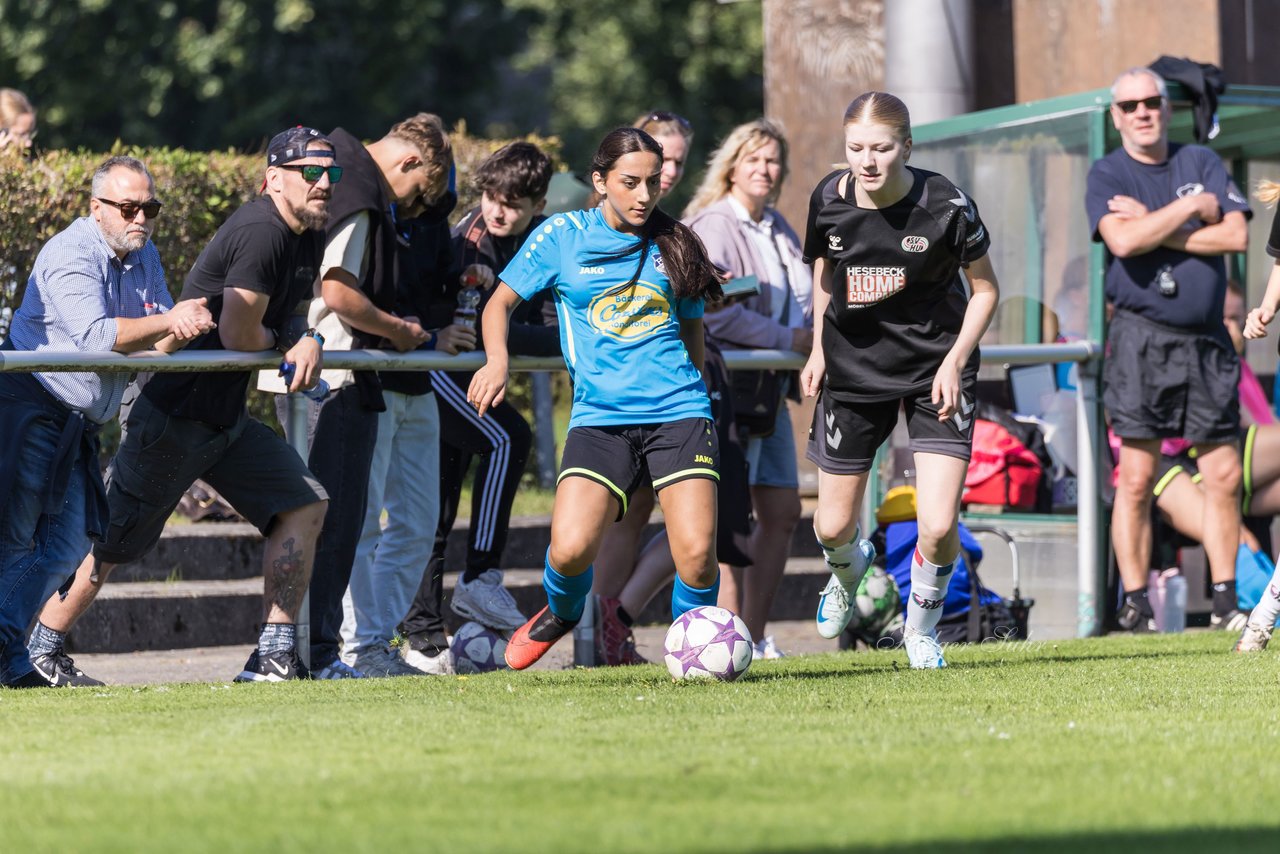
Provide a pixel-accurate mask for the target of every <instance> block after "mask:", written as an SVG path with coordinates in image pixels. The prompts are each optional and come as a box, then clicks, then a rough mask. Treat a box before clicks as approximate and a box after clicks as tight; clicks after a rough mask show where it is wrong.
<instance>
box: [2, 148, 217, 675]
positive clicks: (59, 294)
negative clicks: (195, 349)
mask: <svg viewBox="0 0 1280 854" xmlns="http://www.w3.org/2000/svg"><path fill="white" fill-rule="evenodd" d="M91 194H92V195H91V198H90V201H89V211H90V213H89V216H86V217H81V218H80V219H77V220H76V221H75V222H73V223H72V224H71V225H70V226H68V227H67V228H66V229H64V230H63V231H61V232H59V233H58V234H57V235H55V236H54V237H53V238H52V239H51V240H50V241H49V242H48V243H46V244H45V245H44V247H43V248H42V249H41V250H40V255H39V256H38V257H37V258H36V263H35V266H34V268H33V269H32V271H31V277H30V278H29V279H28V280H27V287H26V291H25V292H24V294H23V300H22V305H21V307H19V309H18V311H17V313H16V314H15V315H14V317H13V322H12V324H11V325H10V328H9V337H8V340H6V341H5V343H4V345H3V347H0V349H4V350H12V351H20V352H21V351H25V352H40V351H48V352H66V351H73V352H74V351H81V352H84V353H105V352H107V351H114V352H116V353H134V352H137V351H139V350H149V349H152V348H155V349H159V350H163V351H165V352H171V351H173V350H177V349H179V348H180V347H182V346H183V345H185V344H186V343H187V342H188V341H191V340H192V339H194V338H196V337H198V336H200V335H202V334H204V333H205V332H206V331H208V330H209V329H212V328H213V326H214V321H213V317H212V315H211V314H210V312H209V309H208V308H207V307H206V306H205V303H204V300H192V301H190V302H187V303H183V304H181V305H179V306H177V307H176V308H175V307H174V305H173V300H172V299H171V298H170V296H169V290H168V287H167V285H166V284H165V278H164V268H163V266H162V265H161V264H160V255H159V253H157V252H156V247H155V245H154V244H152V242H151V233H152V231H154V229H155V225H156V217H157V216H158V215H159V213H160V208H161V204H160V202H159V200H157V199H156V194H155V183H154V182H153V181H152V179H151V175H150V173H149V172H147V167H146V166H145V165H143V163H142V162H141V161H139V160H136V159H134V158H132V157H120V156H118V157H112V158H109V159H108V160H107V161H105V162H104V163H103V164H102V165H101V166H99V167H98V169H97V170H96V171H95V172H94V174H93V179H92V190H91ZM127 383H128V374H126V373H110V372H104V373H97V372H92V371H89V372H75V373H33V374H25V373H16V372H8V373H0V441H2V442H3V446H4V448H5V450H6V453H5V454H4V458H3V460H0V684H3V685H4V686H6V687H10V688H38V687H46V688H47V687H51V686H52V685H53V684H54V682H53V681H52V680H50V679H48V678H46V676H45V675H44V674H43V673H41V672H39V671H38V670H37V669H35V668H33V666H32V662H31V660H30V658H29V656H28V654H27V643H26V632H27V627H28V626H30V625H31V620H32V619H33V618H34V617H35V615H36V612H37V611H38V610H39V608H40V606H41V605H42V604H44V602H45V600H47V599H48V598H49V597H50V595H52V594H53V592H54V591H55V590H57V589H58V588H59V587H60V586H61V585H63V584H64V583H65V582H67V581H68V580H69V579H70V578H71V576H72V574H73V573H74V572H75V568H76V566H77V564H79V563H80V561H81V558H83V557H84V555H85V553H86V552H88V551H89V546H90V538H95V537H101V536H102V534H104V533H105V532H106V523H107V506H106V497H105V490H104V488H103V483H102V475H101V473H100V472H99V470H98V431H99V430H100V429H101V427H102V425H103V424H105V423H106V422H107V421H110V420H111V419H112V418H114V417H115V415H116V412H117V411H118V410H119V408H120V401H121V399H122V398H123V396H124V390H125V386H126V385H127Z"/></svg>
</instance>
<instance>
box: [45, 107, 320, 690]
mask: <svg viewBox="0 0 1280 854" xmlns="http://www.w3.org/2000/svg"><path fill="white" fill-rule="evenodd" d="M341 178H342V167H341V166H338V165H337V164H336V163H335V156H334V146H333V144H332V143H331V142H330V141H329V139H328V137H326V136H325V135H324V134H322V133H320V132H319V131H316V130H312V129H310V128H303V127H296V128H291V129H289V130H287V131H283V132H282V133H279V134H277V135H276V136H275V137H274V138H273V139H272V140H271V143H270V145H269V146H268V148H267V170H266V176H265V180H264V182H263V192H262V195H261V196H260V197H259V198H256V199H254V200H253V201H250V202H249V203H248V204H246V205H244V206H243V207H241V208H240V209H239V210H237V211H236V212H235V213H234V214H232V215H231V217H230V218H229V219H228V220H227V221H226V223H224V224H223V226H222V227H221V228H220V229H218V233H217V234H215V235H214V237H213V240H212V241H210V243H209V245H208V246H207V247H205V249H204V251H203V252H201V253H200V257H199V258H197V259H196V263H195V266H193V267H192V268H191V272H190V273H189V274H188V275H187V279H186V282H185V284H184V285H183V289H182V296H181V298H180V299H179V302H178V303H177V305H178V306H179V307H181V306H183V305H185V304H186V303H187V302H188V301H192V300H196V301H207V302H208V306H209V310H210V311H211V312H212V313H213V315H214V316H215V317H217V319H218V326H217V328H216V329H213V330H211V331H209V332H208V333H206V334H205V335H203V336H201V337H200V338H198V339H197V340H195V341H194V342H192V344H191V347H190V349H197V350H223V349H225V350H241V351H249V352H257V351H261V350H271V349H276V350H279V351H280V352H281V353H282V354H283V356H282V359H283V362H285V363H288V364H289V365H292V366H293V378H292V381H291V384H290V390H292V391H300V390H305V389H308V388H310V387H311V386H313V385H314V384H315V382H316V380H317V379H319V377H320V368H321V355H322V349H321V348H322V346H323V344H324V339H323V338H322V337H321V336H320V335H319V334H318V333H317V332H316V331H315V330H314V329H306V330H305V331H303V330H302V328H301V327H303V326H305V314H303V315H299V314H298V310H299V307H301V309H302V311H303V312H305V309H306V305H307V303H308V302H309V300H310V298H311V295H312V290H313V287H314V286H315V284H316V280H317V276H318V273H319V270H320V259H321V257H322V255H323V252H324V231H323V229H324V226H325V223H326V221H327V220H328V213H329V197H330V192H331V190H332V187H333V185H334V184H336V183H338V181H339V180H341ZM295 318H298V319H299V320H301V322H298V321H296V320H295ZM251 373H252V372H250V371H243V370H242V371H226V372H215V373H208V372H205V373H164V374H157V375H155V376H154V377H151V378H150V379H149V380H148V381H147V382H146V383H145V384H144V385H142V387H141V390H140V391H139V393H138V395H137V398H136V400H135V401H134V402H133V405H132V408H131V409H130V411H129V414H128V417H127V418H126V420H125V433H124V437H123V439H122V441H121V444H120V450H119V451H118V452H117V453H116V457H115V459H114V460H113V461H112V463H111V468H110V470H109V471H108V489H107V499H108V504H109V506H110V524H109V525H108V527H107V529H106V536H105V537H104V538H103V539H102V541H101V542H99V543H97V544H95V546H94V549H93V554H92V555H91V556H90V557H88V558H86V559H85V561H84V562H83V563H82V564H81V565H80V569H79V570H78V571H77V573H76V579H75V581H74V583H73V584H72V586H71V588H70V590H69V591H68V592H67V594H66V595H65V596H63V597H56V596H55V597H54V598H53V599H51V600H50V601H49V604H48V605H47V606H46V607H45V609H44V611H43V612H42V613H41V615H40V622H39V623H37V625H36V628H35V630H34V631H33V632H32V633H31V643H30V654H31V661H32V664H33V665H34V666H35V668H36V670H37V671H38V672H40V673H41V674H42V675H44V677H45V678H46V679H48V680H49V682H50V683H52V684H54V685H90V684H99V683H97V682H96V680H93V679H91V678H90V677H88V676H86V675H84V673H83V672H82V671H80V670H79V669H78V668H76V666H75V664H74V662H72V660H71V658H70V657H69V656H68V655H67V654H66V651H65V649H64V648H63V642H64V639H65V637H66V633H67V632H68V631H69V630H70V628H71V626H72V625H73V624H74V622H75V620H76V619H77V618H78V617H79V616H80V614H82V613H84V611H85V610H86V609H87V608H88V607H89V604H90V603H91V602H92V601H93V599H94V597H95V596H96V595H97V593H98V591H99V590H100V589H101V586H102V584H103V583H104V582H105V580H106V578H107V575H108V573H109V572H110V571H111V570H112V569H113V568H114V567H116V566H118V565H120V564H123V563H129V562H130V561H135V560H138V559H139V558H141V557H142V556H143V555H145V554H146V553H147V552H149V551H150V550H151V549H152V548H153V547H154V546H155V544H156V542H157V541H158V540H159V539H160V533H161V531H162V530H163V529H164V524H165V521H166V520H167V519H168V518H169V515H170V514H171V513H172V512H173V510H174V508H175V507H176V506H177V504H178V501H179V500H180V499H181V498H182V495H183V493H184V492H185V491H186V490H187V488H188V487H190V486H191V484H192V483H193V482H194V481H195V480H196V479H197V478H201V479H203V480H205V481H207V482H208V483H209V484H211V485H212V486H213V487H214V489H216V490H217V491H218V492H219V493H221V494H222V496H223V497H224V498H226V499H227V500H228V501H230V502H231V504H232V506H234V507H235V508H236V510H237V511H238V512H239V513H240V515H242V516H244V517H245V518H246V519H248V520H249V521H250V522H252V523H253V524H255V525H256V526H257V527H258V529H259V530H261V531H262V533H263V535H264V536H265V537H266V538H267V543H266V549H265V551H264V555H263V577H264V580H265V591H264V601H263V609H262V622H263V626H262V633H261V635H260V637H259V639H258V648H257V649H256V650H254V652H253V654H252V655H251V656H250V658H249V662H248V663H247V664H246V665H245V668H244V670H243V671H242V672H241V673H240V674H239V675H238V676H237V677H236V681H242V682H280V681H285V680H289V679H297V678H300V677H303V676H305V675H306V672H305V669H304V668H303V667H302V664H301V661H300V659H299V657H298V654H297V648H296V629H295V625H294V621H295V619H296V618H297V615H298V609H299V607H300V606H301V604H302V596H303V594H304V593H305V592H306V589H307V584H308V581H309V579H310V577H311V567H312V563H313V562H314V560H315V542H316V537H317V536H318V535H319V533H320V527H321V524H322V523H323V521H324V515H325V510H326V509H327V507H328V495H327V494H326V493H325V491H324V488H323V487H322V486H321V485H320V483H319V481H317V480H316V479H315V477H313V476H312V474H311V472H310V471H309V470H308V469H307V466H306V463H305V462H304V461H303V460H302V459H301V458H300V457H299V456H298V454H297V453H296V452H295V451H294V450H293V449H292V448H291V447H289V445H288V444H287V443H286V442H285V441H284V440H283V439H282V438H280V436H278V435H277V434H276V432H275V431H274V430H272V429H271V428H270V427H267V426H266V425H265V424H262V423H261V422H259V421H257V420H255V419H253V418H250V417H249V414H248V411H247V409H246V408H245V395H246V392H247V390H248V386H249V379H250V376H251Z"/></svg>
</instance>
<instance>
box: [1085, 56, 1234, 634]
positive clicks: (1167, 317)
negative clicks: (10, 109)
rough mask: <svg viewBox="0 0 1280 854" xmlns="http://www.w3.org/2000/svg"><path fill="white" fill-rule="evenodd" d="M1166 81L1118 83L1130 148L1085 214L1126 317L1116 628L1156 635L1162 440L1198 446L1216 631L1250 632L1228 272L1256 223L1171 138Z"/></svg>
mask: <svg viewBox="0 0 1280 854" xmlns="http://www.w3.org/2000/svg"><path fill="white" fill-rule="evenodd" d="M1169 116H1170V108H1169V98H1168V93H1167V91H1166V87H1165V82H1164V80H1163V79H1162V78H1161V77H1160V76H1159V75H1157V74H1156V73H1155V72H1153V71H1151V70H1150V69H1148V68H1133V69H1130V70H1128V71H1126V72H1124V73H1123V74H1121V75H1120V76H1119V77H1118V78H1116V81H1115V83H1114V85H1112V87H1111V121H1112V122H1113V123H1114V124H1115V127H1116V130H1118V131H1119V132H1120V139H1121V143H1122V147H1121V148H1118V149H1116V150H1115V151H1113V152H1111V153H1110V154H1108V155H1107V156H1106V157H1103V158H1102V159H1101V160H1099V161H1098V162H1096V163H1094V164H1093V168H1092V169H1090V170H1089V178H1088V184H1087V190H1086V197H1085V207H1086V209H1087V212H1088V215H1089V225H1090V228H1092V229H1093V239H1094V240H1098V241H1102V242H1103V243H1105V244H1106V247H1107V250H1108V252H1109V253H1110V258H1109V260H1108V263H1107V278H1106V293H1107V299H1108V300H1109V301H1110V302H1112V303H1113V304H1114V305H1115V315H1114V317H1113V319H1112V321H1111V324H1110V329H1109V331H1108V335H1107V358H1106V361H1105V363H1104V364H1103V373H1102V380H1103V403H1104V405H1105V406H1106V410H1107V415H1108V417H1109V418H1110V420H1111V427H1112V429H1113V430H1114V431H1115V434H1116V435H1117V436H1119V437H1120V440H1121V448H1120V463H1119V478H1118V480H1117V483H1116V497H1115V504H1114V506H1113V507H1112V511H1111V543H1112V547H1113V548H1114V549H1115V553H1116V566H1117V567H1118V569H1119V572H1120V580H1121V583H1122V584H1123V585H1124V591H1125V601H1124V604H1123V605H1122V606H1121V608H1120V612H1119V614H1118V615H1117V619H1118V621H1119V623H1120V626H1121V627H1122V628H1124V629H1127V630H1130V631H1151V630H1153V629H1154V628H1155V621H1154V619H1153V616H1152V612H1151V605H1150V603H1149V602H1148V601H1147V565H1148V563H1149V561H1150V553H1151V521H1150V520H1151V515H1150V513H1151V494H1152V487H1153V485H1154V481H1155V471H1156V465H1157V462H1158V461H1159V458H1160V441H1161V440H1162V439H1169V438H1184V439H1187V440H1189V441H1191V442H1192V443H1194V444H1195V445H1196V447H1197V455H1196V458H1197V461H1198V464H1199V469H1200V474H1201V477H1202V483H1203V486H1204V498H1205V501H1204V507H1205V509H1204V524H1203V530H1204V550H1205V556H1206V557H1207V558H1208V562H1209V574H1210V575H1211V576H1212V578H1213V613H1212V615H1211V617H1210V626H1211V627H1212V628H1221V629H1226V630H1228V631H1240V630H1242V629H1243V628H1244V624H1245V620H1246V615H1245V614H1243V613H1241V612H1240V611H1239V610H1238V609H1237V607H1236V584H1235V577H1236V576H1235V556H1236V548H1237V544H1238V542H1239V536H1238V531H1239V528H1240V480H1241V473H1240V455H1239V452H1238V451H1237V450H1236V435H1237V432H1238V431H1239V429H1240V407H1239V401H1238V399H1237V396H1236V386H1237V384H1238V382H1239V379H1240V359H1239V357H1238V356H1237V355H1236V353H1235V350H1234V349H1232V346H1231V341H1230V339H1229V338H1228V336H1227V332H1226V328H1225V327H1224V326H1223V323H1222V304H1223V299H1224V297H1225V295H1226V290H1227V267H1226V263H1225V261H1224V259H1223V257H1222V256H1224V255H1226V254H1227V253H1230V252H1243V251H1244V250H1245V248H1246V246H1247V243H1248V237H1249V235H1248V228H1247V226H1246V222H1245V220H1246V219H1247V218H1248V217H1249V216H1250V215H1251V213H1250V210H1249V204H1248V202H1247V200H1246V199H1245V198H1244V196H1243V195H1241V193H1240V191H1239V189H1237V188H1236V185H1235V183H1234V182H1233V181H1232V180H1231V176H1230V175H1228V174H1227V171H1226V169H1225V168H1224V167H1223V165H1222V160H1221V158H1219V157H1218V155H1216V154H1214V153H1213V152H1212V151H1210V150H1209V149H1207V148H1203V147H1201V146H1197V145H1176V144H1173V143H1170V142H1169Z"/></svg>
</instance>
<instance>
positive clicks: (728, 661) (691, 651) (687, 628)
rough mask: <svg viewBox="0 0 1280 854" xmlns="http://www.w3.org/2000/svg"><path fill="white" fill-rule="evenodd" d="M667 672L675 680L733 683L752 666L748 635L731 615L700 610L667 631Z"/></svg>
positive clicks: (688, 615)
mask: <svg viewBox="0 0 1280 854" xmlns="http://www.w3.org/2000/svg"><path fill="white" fill-rule="evenodd" d="M665 646H666V650H667V654H666V656H665V659H666V662H667V670H669V671H670V672H671V676H672V678H674V679H719V680H720V681H721V682H732V681H733V680H735V679H737V678H738V677H739V676H741V675H742V674H743V673H745V672H746V670H747V668H748V667H749V666H750V665H751V633H750V632H749V631H747V626H746V624H745V623H743V622H742V620H740V619H739V618H738V615H737V614H735V613H733V612H732V611H726V610H725V609H724V608H714V607H711V606H703V607H701V608H693V609H692V610H689V611H686V612H685V613H684V614H681V615H680V618H679V619H677V620H676V621H675V622H674V623H672V624H671V628H670V629H668V630H667V640H666V643H665Z"/></svg>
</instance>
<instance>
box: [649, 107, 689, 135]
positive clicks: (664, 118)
mask: <svg viewBox="0 0 1280 854" xmlns="http://www.w3.org/2000/svg"><path fill="white" fill-rule="evenodd" d="M656 122H675V123H676V124H678V125H679V126H680V127H681V129H683V130H687V131H692V130H693V125H691V124H689V120H688V119H686V118H685V117H684V116H681V115H677V114H676V113H668V112H666V111H665V110H658V111H655V112H652V113H650V114H649V115H647V116H645V118H644V123H645V124H646V125H648V124H652V123H656Z"/></svg>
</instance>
